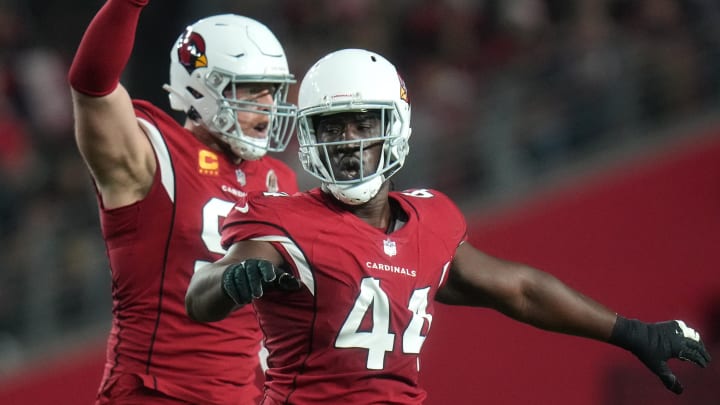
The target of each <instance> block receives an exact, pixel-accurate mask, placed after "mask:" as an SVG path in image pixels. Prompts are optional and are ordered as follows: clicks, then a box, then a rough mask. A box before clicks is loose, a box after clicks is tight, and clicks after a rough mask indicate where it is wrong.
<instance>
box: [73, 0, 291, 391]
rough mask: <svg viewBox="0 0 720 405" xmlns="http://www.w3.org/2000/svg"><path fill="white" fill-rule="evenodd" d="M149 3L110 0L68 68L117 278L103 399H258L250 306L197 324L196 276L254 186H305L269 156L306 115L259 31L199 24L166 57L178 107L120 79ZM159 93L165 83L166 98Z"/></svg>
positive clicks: (271, 40) (257, 26)
mask: <svg viewBox="0 0 720 405" xmlns="http://www.w3.org/2000/svg"><path fill="white" fill-rule="evenodd" d="M147 3H148V1H147V0H108V1H107V2H106V3H105V4H104V5H103V6H102V8H101V9H100V10H99V11H98V13H97V14H96V15H95V17H94V18H93V20H92V21H91V22H90V24H89V26H88V28H87V30H86V32H85V35H84V37H83V39H82V41H81V42H80V45H79V47H78V50H77V53H76V55H75V57H74V60H73V62H72V66H71V68H70V72H69V81H70V84H71V87H72V97H73V103H74V104H73V105H74V113H75V123H76V140H77V144H78V147H79V150H80V152H81V154H82V157H83V158H84V159H85V162H86V163H87V166H88V168H89V171H90V173H91V174H92V179H93V182H94V185H95V188H96V190H97V198H98V204H99V207H100V217H101V223H102V234H103V237H104V238H105V242H106V246H107V255H108V257H109V261H110V269H111V272H112V328H111V331H110V334H109V337H108V340H107V360H106V364H105V372H104V375H103V377H102V381H101V385H100V388H99V392H98V397H97V404H109V403H112V404H188V403H195V404H216V405H230V404H233V405H238V404H255V403H257V397H258V395H259V394H260V389H259V387H258V384H256V380H258V379H259V378H258V377H257V376H259V374H260V373H259V371H258V370H259V358H258V353H259V350H260V337H261V334H260V330H259V328H258V324H257V320H256V318H255V314H254V311H253V309H252V307H251V306H247V307H245V308H243V309H241V310H238V311H235V312H234V313H233V314H232V316H229V317H228V318H227V319H226V320H224V321H223V322H219V323H216V324H212V325H209V324H203V323H197V322H194V321H192V320H190V319H189V318H188V317H187V315H186V313H185V307H184V298H185V290H186V287H187V284H188V282H189V281H190V277H191V276H192V274H193V273H194V271H195V270H196V269H197V268H198V267H200V266H202V265H203V264H205V263H209V262H212V261H214V260H216V259H218V258H219V257H221V256H222V255H223V254H224V253H225V250H224V249H223V248H222V247H221V245H220V231H219V229H220V228H219V223H220V221H221V220H222V219H223V218H224V217H225V216H226V215H227V214H228V212H229V210H230V208H231V207H232V206H233V204H234V202H236V200H238V198H241V197H243V196H244V195H245V193H246V192H248V191H250V190H261V191H268V192H280V191H284V192H288V193H293V192H295V191H297V182H296V177H295V174H294V173H293V172H292V170H291V169H290V168H289V167H288V166H287V165H285V164H284V163H282V162H280V161H279V160H276V159H274V158H271V157H268V156H265V154H266V152H268V151H271V152H277V151H282V150H283V149H285V147H286V145H287V142H288V139H289V137H290V136H291V133H292V131H293V130H294V126H295V116H296V106H294V105H291V104H288V103H287V102H286V95H287V91H288V86H289V85H290V84H291V83H294V78H293V75H292V74H290V72H289V70H288V64H287V60H286V57H285V52H284V50H283V47H282V46H281V44H280V43H279V42H278V40H277V38H276V37H275V35H274V34H273V33H272V32H271V31H270V30H269V29H268V27H266V26H265V25H263V24H262V23H260V22H258V21H255V20H253V19H250V18H246V17H243V16H238V15H230V14H226V15H215V16H211V17H208V18H205V19H201V20H199V21H197V22H195V23H193V24H191V25H190V26H188V27H187V29H186V30H185V31H184V32H183V33H181V34H180V36H179V37H178V39H177V41H176V42H175V43H174V44H173V45H172V47H171V49H170V80H169V84H167V85H165V86H164V88H165V90H167V91H168V93H169V98H170V106H171V107H172V108H173V109H174V110H179V111H182V112H184V113H185V116H186V119H185V120H184V122H183V123H178V122H176V121H175V120H173V118H171V116H170V115H168V114H167V113H166V112H164V111H163V110H162V109H161V108H158V107H157V106H154V105H152V104H150V103H148V102H145V101H140V100H133V99H131V97H130V95H129V94H128V92H127V91H126V88H125V87H124V86H123V85H122V84H120V82H119V80H120V75H121V73H122V72H123V69H124V68H125V65H126V63H127V62H128V59H129V57H130V54H131V49H132V47H133V43H134V39H135V38H134V37H135V32H136V26H137V24H138V19H139V16H140V14H141V11H142V10H143V7H144V6H146V4H147ZM159 88H160V86H159V85H158V89H159Z"/></svg>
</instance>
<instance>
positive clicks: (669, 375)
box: [653, 362, 683, 394]
mask: <svg viewBox="0 0 720 405" xmlns="http://www.w3.org/2000/svg"><path fill="white" fill-rule="evenodd" d="M653 371H654V372H655V374H657V375H658V377H660V380H661V381H662V382H663V384H665V387H666V388H667V389H669V390H670V391H672V392H674V393H676V394H680V393H682V392H683V386H682V384H680V381H678V379H677V377H676V376H675V374H673V372H672V371H670V367H668V365H667V363H665V362H662V363H661V364H660V365H659V366H658V367H657V369H656V370H653Z"/></svg>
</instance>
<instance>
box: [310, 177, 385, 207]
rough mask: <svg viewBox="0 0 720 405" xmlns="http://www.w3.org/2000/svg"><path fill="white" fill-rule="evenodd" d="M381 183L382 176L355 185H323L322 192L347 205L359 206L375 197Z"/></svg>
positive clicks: (383, 179) (383, 181)
mask: <svg viewBox="0 0 720 405" xmlns="http://www.w3.org/2000/svg"><path fill="white" fill-rule="evenodd" d="M383 183H385V178H384V176H375V177H373V178H371V179H369V180H365V181H363V182H361V183H356V184H334V183H323V190H326V191H329V192H330V193H331V194H332V195H333V197H335V198H337V199H338V200H339V201H341V202H343V203H345V204H347V205H361V204H365V203H366V202H368V201H370V200H371V199H372V198H373V197H375V196H376V195H377V193H378V191H380V188H381V187H382V185H383Z"/></svg>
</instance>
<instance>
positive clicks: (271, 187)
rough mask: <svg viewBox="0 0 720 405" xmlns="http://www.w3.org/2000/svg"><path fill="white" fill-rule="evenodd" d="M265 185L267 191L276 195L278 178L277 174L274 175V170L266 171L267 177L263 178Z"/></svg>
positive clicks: (278, 188)
mask: <svg viewBox="0 0 720 405" xmlns="http://www.w3.org/2000/svg"><path fill="white" fill-rule="evenodd" d="M265 185H266V186H267V191H268V192H271V193H277V192H278V191H279V190H280V186H278V178H277V174H275V170H272V169H271V170H268V173H267V177H266V178H265Z"/></svg>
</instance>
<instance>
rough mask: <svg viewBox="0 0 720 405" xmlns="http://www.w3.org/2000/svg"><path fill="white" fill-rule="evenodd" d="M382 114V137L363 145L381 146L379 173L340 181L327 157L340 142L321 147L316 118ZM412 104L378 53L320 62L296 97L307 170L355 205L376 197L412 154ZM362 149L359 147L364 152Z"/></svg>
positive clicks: (348, 53)
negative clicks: (410, 153)
mask: <svg viewBox="0 0 720 405" xmlns="http://www.w3.org/2000/svg"><path fill="white" fill-rule="evenodd" d="M368 110H375V111H379V112H380V113H381V117H382V120H383V128H382V133H381V134H380V136H379V137H378V138H373V139H366V140H363V142H365V144H366V145H372V144H377V143H378V142H382V143H383V147H382V151H383V152H382V154H381V157H380V163H379V165H378V168H377V170H376V171H374V172H372V173H369V172H368V173H364V172H363V170H360V172H361V173H360V174H359V176H358V178H356V179H353V180H337V179H336V178H335V176H334V174H333V173H332V169H331V168H330V167H329V166H328V163H327V161H326V159H325V158H324V156H327V149H326V148H327V147H328V146H331V145H333V144H337V142H318V141H317V138H316V136H315V126H314V123H313V118H316V117H318V116H322V115H328V114H336V113H342V112H351V111H368ZM411 132H412V130H411V128H410V104H409V101H408V93H407V88H406V87H405V83H404V82H403V80H402V78H401V77H400V75H399V74H398V72H397V70H396V69H395V66H393V65H392V64H391V63H390V62H389V61H388V60H387V59H385V58H384V57H382V56H380V55H379V54H377V53H375V52H371V51H367V50H363V49H343V50H339V51H336V52H333V53H330V54H328V55H326V56H325V57H323V58H322V59H320V60H319V61H317V62H316V63H315V64H314V65H313V66H312V67H311V68H310V70H308V72H307V73H306V74H305V77H304V78H303V80H302V83H301V84H300V92H299V94H298V141H299V144H300V150H299V153H300V161H301V163H302V165H303V169H305V171H307V172H308V173H310V174H311V175H312V176H314V177H316V178H318V179H320V180H321V181H322V184H323V189H325V190H329V191H330V192H331V193H332V194H333V196H335V198H337V199H338V200H340V201H342V202H344V203H347V204H352V205H357V204H363V203H365V202H367V201H369V200H370V199H371V198H373V197H374V196H375V195H376V194H377V193H378V191H379V190H380V188H381V187H382V184H383V183H384V182H385V181H386V180H387V179H389V178H390V177H391V176H392V175H394V174H395V173H397V171H398V170H400V168H401V167H402V165H403V164H404V162H405V157H406V156H407V154H408V151H409V145H408V139H409V138H410V134H411ZM362 147H363V146H361V148H362Z"/></svg>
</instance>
